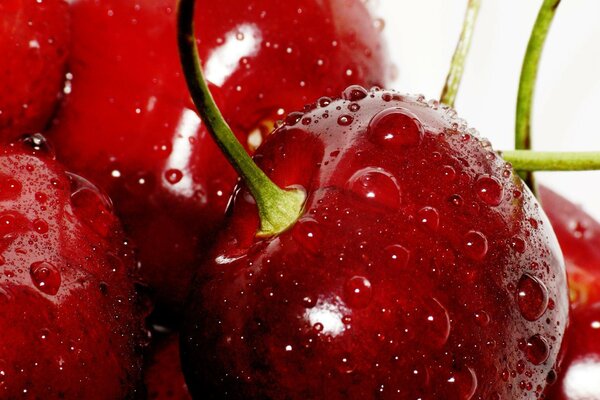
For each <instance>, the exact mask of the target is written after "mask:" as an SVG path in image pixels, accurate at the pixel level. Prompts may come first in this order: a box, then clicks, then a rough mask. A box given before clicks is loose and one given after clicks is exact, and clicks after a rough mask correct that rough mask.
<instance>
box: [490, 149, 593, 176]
mask: <svg viewBox="0 0 600 400" xmlns="http://www.w3.org/2000/svg"><path fill="white" fill-rule="evenodd" d="M499 154H500V155H501V156H502V158H504V160H506V161H508V162H510V163H511V164H512V166H513V169H514V170H516V171H528V172H529V171H590V170H598V169H600V152H597V151H588V152H585V151H584V152H567V151H564V152H563V151H531V150H510V151H501V152H499Z"/></svg>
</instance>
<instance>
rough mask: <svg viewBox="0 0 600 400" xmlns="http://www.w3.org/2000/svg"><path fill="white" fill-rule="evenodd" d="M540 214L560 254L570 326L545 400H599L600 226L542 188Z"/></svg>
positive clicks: (577, 209) (581, 211)
mask: <svg viewBox="0 0 600 400" xmlns="http://www.w3.org/2000/svg"><path fill="white" fill-rule="evenodd" d="M540 196H541V200H542V204H543V206H544V209H545V210H546V211H547V213H548V217H549V218H550V221H551V222H552V226H553V227H554V230H555V232H556V236H557V237H558V240H559V243H560V246H561V248H562V250H563V253H564V256H565V261H566V265H567V274H568V276H569V288H570V296H571V307H572V311H571V323H570V325H569V328H568V331H567V334H566V335H565V340H564V344H563V346H564V348H565V359H564V361H563V362H562V363H561V368H560V370H559V371H558V375H553V376H552V379H551V381H552V382H553V385H552V386H551V387H550V389H549V392H548V396H547V398H548V399H549V400H587V399H597V398H600V384H599V382H598V376H599V373H600V224H599V223H598V222H597V221H596V220H595V219H594V218H592V217H591V216H590V215H588V214H587V213H586V212H585V211H584V210H583V209H582V208H581V207H579V206H576V205H575V204H573V203H571V202H570V201H569V200H567V199H565V198H564V197H562V196H560V195H558V194H556V193H554V192H552V191H551V190H549V189H547V188H544V187H541V188H540Z"/></svg>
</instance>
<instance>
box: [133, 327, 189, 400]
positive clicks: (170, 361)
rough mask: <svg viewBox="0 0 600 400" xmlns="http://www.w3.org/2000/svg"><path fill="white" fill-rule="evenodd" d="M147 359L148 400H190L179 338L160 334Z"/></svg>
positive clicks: (155, 339)
mask: <svg viewBox="0 0 600 400" xmlns="http://www.w3.org/2000/svg"><path fill="white" fill-rule="evenodd" d="M154 335H155V337H154V338H153V340H152V343H151V344H150V347H149V348H150V354H148V356H147V357H146V359H145V365H144V384H145V385H146V393H147V398H148V400H190V399H191V396H190V394H189V392H188V390H187V385H186V384H185V379H184V377H183V372H181V363H180V360H179V336H178V335H177V334H175V333H169V334H159V333H157V332H154Z"/></svg>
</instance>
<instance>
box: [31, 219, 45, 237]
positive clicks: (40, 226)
mask: <svg viewBox="0 0 600 400" xmlns="http://www.w3.org/2000/svg"><path fill="white" fill-rule="evenodd" d="M33 229H35V231H36V232H37V233H40V234H44V233H46V232H48V224H47V223H46V221H44V220H43V219H36V220H35V221H33Z"/></svg>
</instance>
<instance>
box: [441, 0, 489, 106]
mask: <svg viewBox="0 0 600 400" xmlns="http://www.w3.org/2000/svg"><path fill="white" fill-rule="evenodd" d="M480 6H481V0H469V3H468V4H467V11H466V13H465V19H464V21H463V27H462V32H461V33H460V38H459V39H458V43H457V45H456V49H455V50H454V55H453V56H452V61H451V63H450V71H448V76H447V77H446V84H445V85H444V89H443V90H442V95H441V97H440V102H442V103H444V104H447V105H449V106H450V107H454V103H455V102H456V95H457V94H458V88H459V87H460V82H461V80H462V77H463V72H464V70H465V61H466V59H467V55H468V53H469V48H470V47H471V40H472V39H473V31H474V30H475V24H476V22H477V16H478V15H479V8H480Z"/></svg>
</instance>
